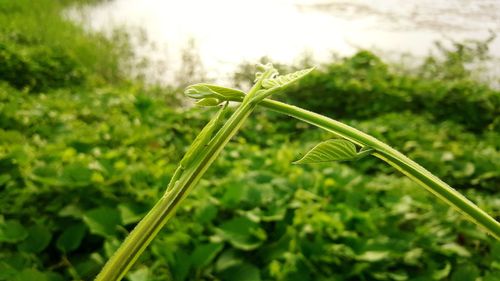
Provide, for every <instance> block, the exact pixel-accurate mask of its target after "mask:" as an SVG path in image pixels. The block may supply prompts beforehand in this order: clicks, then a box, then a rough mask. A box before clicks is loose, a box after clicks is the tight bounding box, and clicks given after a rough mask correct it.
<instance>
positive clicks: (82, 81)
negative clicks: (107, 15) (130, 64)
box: [0, 1, 500, 281]
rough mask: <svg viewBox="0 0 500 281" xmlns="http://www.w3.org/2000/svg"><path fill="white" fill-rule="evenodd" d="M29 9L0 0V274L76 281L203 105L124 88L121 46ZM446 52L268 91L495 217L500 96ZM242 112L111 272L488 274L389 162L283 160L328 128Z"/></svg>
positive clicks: (159, 173)
mask: <svg viewBox="0 0 500 281" xmlns="http://www.w3.org/2000/svg"><path fill="white" fill-rule="evenodd" d="M36 2H37V3H38V1H36ZM39 2H40V3H42V2H43V3H42V4H43V8H41V7H42V6H40V8H39V9H37V13H34V12H33V11H34V10H32V8H31V7H32V6H31V5H34V4H32V3H31V1H6V5H0V23H9V24H0V26H1V28H0V31H1V34H0V80H1V82H0V210H1V212H0V280H20V281H24V280H91V279H92V278H93V276H95V274H96V273H97V272H98V271H99V269H100V267H101V266H102V265H103V263H104V262H105V260H106V259H107V258H109V256H110V255H111V254H112V253H113V251H114V250H115V249H116V247H117V246H118V245H119V243H120V241H121V240H122V239H123V238H124V237H125V235H126V234H127V233H128V232H129V231H130V230H131V229H132V227H133V226H134V224H135V223H136V222H137V221H138V220H139V219H140V218H141V216H142V215H143V214H144V213H145V212H146V211H147V210H148V209H149V208H150V207H151V206H152V204H153V203H154V202H155V201H156V200H157V199H158V197H159V196H161V195H162V193H163V190H164V188H165V186H166V183H167V182H168V180H169V179H170V177H171V175H172V172H173V169H174V168H175V166H176V164H177V162H178V161H179V160H180V159H181V157H182V155H183V152H184V151H185V149H186V146H187V145H188V144H189V143H190V142H191V141H192V139H193V138H194V136H195V135H196V134H197V133H198V131H199V129H201V127H202V126H203V124H204V123H205V122H206V120H207V119H208V114H211V113H213V112H208V111H207V112H202V110H200V109H198V108H194V109H191V108H181V107H178V106H176V105H177V104H178V103H177V100H178V97H177V96H175V95H178V94H177V92H176V91H171V90H169V89H162V90H158V89H151V88H148V87H145V86H144V85H142V84H141V83H140V82H137V81H130V80H127V78H126V76H125V74H123V73H121V70H120V69H121V68H120V63H122V62H121V60H123V63H126V59H127V51H126V50H125V51H124V52H125V53H123V54H121V53H120V52H119V51H116V50H120V48H117V49H115V48H114V46H115V45H114V44H115V43H113V42H111V41H107V40H106V39H104V38H103V37H101V36H99V35H94V34H87V33H86V32H84V31H83V30H82V29H80V28H79V27H78V26H75V25H74V24H72V23H70V22H68V21H66V20H64V19H63V18H62V17H60V14H59V13H60V11H61V9H62V8H63V7H64V5H65V4H67V3H66V2H67V1H65V2H56V1H39ZM33 3H34V2H33ZM42 4H40V5H42ZM49 16H50V19H51V20H50V21H47V20H44V19H47V18H49ZM13 19H17V20H13ZM16 22H17V24H16ZM21 23H26V24H21ZM28 23H31V24H28ZM49 31H50V32H49ZM45 32H46V33H45ZM21 34H22V35H21ZM68 34H71V36H70V35H68ZM64 36H67V37H64ZM55 38H57V40H55ZM59 38H66V39H59ZM71 38H77V39H78V40H70V39H71ZM116 44H119V45H120V44H122V43H120V42H118V43H116ZM457 52H458V50H457V51H456V52H452V53H450V54H452V55H453V54H455V55H453V56H451V57H452V58H453V59H454V60H457V59H456V58H457V56H458V58H460V56H459V55H457V54H456V53H457ZM120 58H121V59H120ZM450 60H451V59H450V58H447V57H444V58H443V59H439V58H437V59H435V60H433V61H431V62H429V61H428V62H427V63H425V64H424V65H423V66H422V67H421V68H420V69H419V70H418V71H415V72H413V73H410V74H408V73H401V72H397V71H394V70H393V69H392V68H391V67H390V65H387V64H386V63H384V62H383V61H382V60H381V59H379V58H378V57H376V56H375V55H373V54H371V53H370V52H367V51H364V52H360V53H358V54H357V55H355V56H353V57H350V58H345V59H343V60H340V61H335V62H331V63H328V64H326V65H324V66H322V67H319V69H318V70H317V71H316V73H315V74H313V75H312V77H311V78H310V79H309V80H307V81H305V82H304V83H303V84H301V85H299V86H298V87H297V88H294V89H292V90H291V91H290V92H289V93H288V94H287V95H286V96H283V97H281V98H283V99H288V101H289V102H291V103H296V104H300V105H301V106H304V107H306V108H309V109H312V110H315V111H319V112H322V113H326V114H327V115H329V116H332V117H334V118H339V119H341V120H342V121H344V122H347V123H349V124H351V125H353V126H355V127H358V128H360V129H362V130H364V131H366V132H369V133H370V134H373V135H375V136H376V137H378V138H380V139H382V140H384V141H386V142H387V143H389V144H391V145H394V146H395V147H396V148H397V149H399V150H401V151H403V152H404V153H406V154H408V155H409V156H410V157H411V158H413V159H415V160H416V161H417V162H419V163H421V164H423V165H424V166H425V167H427V168H428V169H429V170H431V171H432V172H434V173H435V174H436V175H438V176H440V177H441V178H443V179H444V180H445V181H446V182H448V183H450V184H451V185H452V186H454V187H456V188H458V189H460V191H462V192H464V193H465V194H466V195H467V196H468V197H469V198H471V199H472V200H474V201H475V202H476V203H477V204H478V205H479V206H480V207H481V208H483V209H484V210H486V211H488V212H489V213H490V214H492V215H493V216H495V217H496V218H497V219H498V218H500V199H499V197H498V194H499V185H498V183H499V182H500V167H499V165H500V152H499V150H500V143H499V141H498V140H499V139H500V132H499V127H498V126H499V124H500V123H499V122H500V121H499V119H498V118H499V116H500V114H499V112H498V109H499V108H500V106H498V105H499V100H500V93H499V92H498V91H497V90H494V89H491V88H489V87H488V86H486V85H483V84H480V83H478V82H475V81H474V80H473V79H472V78H471V76H470V75H468V74H467V72H466V71H465V70H464V71H457V70H456V69H459V67H460V63H462V65H463V64H465V63H466V61H465V60H464V59H462V60H458V62H455V61H453V63H450ZM429 65H434V66H433V67H432V68H431V67H429ZM436 69H437V70H439V73H445V72H446V71H449V73H452V74H453V75H451V74H450V75H444V74H443V75H440V76H438V75H434V76H432V75H430V74H429V71H436ZM432 77H435V78H432ZM236 82H238V81H236ZM319 101H321V102H319ZM252 120H253V121H250V122H248V123H247V124H246V125H245V127H244V128H243V130H242V132H241V134H239V135H238V136H237V137H236V138H234V139H233V141H232V142H231V143H230V144H229V145H228V147H227V149H226V150H225V151H224V152H223V153H222V156H221V157H220V159H218V160H217V161H216V164H215V165H214V166H213V167H212V168H211V169H210V171H209V172H208V174H207V176H206V177H205V178H204V180H202V181H201V183H200V185H199V186H198V187H197V188H196V190H195V191H194V192H193V194H192V196H190V197H188V198H187V200H186V201H185V204H183V206H182V208H181V209H180V210H179V211H178V212H177V214H176V217H175V218H174V219H173V220H171V221H170V222H169V223H168V225H167V227H166V228H165V229H164V230H162V231H161V233H160V234H159V236H158V237H157V239H155V240H154V241H153V244H152V246H151V247H150V248H149V249H148V250H147V251H146V252H145V254H144V255H143V256H142V257H141V258H140V260H139V261H138V263H137V264H136V266H135V267H134V268H133V270H132V271H131V273H130V274H129V275H128V276H127V278H128V280H130V281H142V280H236V281H240V280H248V281H254V280H454V281H459V280H464V281H466V280H467V281H468V280H484V281H492V280H499V278H498V276H500V243H499V242H498V241H495V240H493V238H491V237H487V236H486V235H485V234H484V233H483V232H482V231H481V230H479V229H477V227H475V226H474V225H472V224H471V223H469V222H467V221H466V220H465V219H464V218H463V217H461V216H460V214H458V213H456V212H455V211H454V210H450V209H449V208H448V207H446V206H444V205H442V204H440V203H437V202H436V200H435V199H434V198H431V197H429V196H428V195H427V193H426V192H424V191H422V190H421V189H420V188H419V187H417V186H416V185H415V184H413V183H412V182H410V181H409V180H407V179H405V178H403V177H401V176H400V175H399V174H398V173H397V172H394V171H392V169H390V168H388V167H387V166H385V165H384V164H383V163H380V162H379V161H377V160H376V159H370V158H366V159H363V160H360V161H358V162H355V163H334V164H321V165H318V166H313V167H312V166H297V165H292V164H291V162H293V161H294V160H297V159H298V158H299V157H300V155H299V153H300V152H303V151H306V150H307V148H310V147H311V146H312V145H314V144H315V143H317V142H318V141H320V140H323V139H328V138H329V137H330V136H328V135H326V134H324V133H321V132H319V131H316V130H312V129H310V128H308V126H307V125H304V124H300V123H296V122H295V121H292V120H289V119H286V118H284V117H282V116H277V115H275V114H273V113H269V112H266V111H264V110H262V109H258V110H257V112H256V114H255V116H254V117H253V118H252Z"/></svg>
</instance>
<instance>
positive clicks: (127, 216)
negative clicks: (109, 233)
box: [118, 202, 148, 225]
mask: <svg viewBox="0 0 500 281" xmlns="http://www.w3.org/2000/svg"><path fill="white" fill-rule="evenodd" d="M118 210H119V211H120V216H121V218H122V222H123V224H124V225H128V224H132V223H136V222H138V221H140V220H141V219H142V218H143V217H144V215H145V214H146V213H147V212H148V207H147V206H145V205H141V204H137V203H132V202H127V203H122V204H119V205H118Z"/></svg>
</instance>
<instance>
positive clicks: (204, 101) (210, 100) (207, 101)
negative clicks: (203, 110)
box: [195, 98, 222, 106]
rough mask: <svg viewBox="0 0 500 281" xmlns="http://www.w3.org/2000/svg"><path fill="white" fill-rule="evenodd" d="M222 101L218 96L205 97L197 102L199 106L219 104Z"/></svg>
mask: <svg viewBox="0 0 500 281" xmlns="http://www.w3.org/2000/svg"><path fill="white" fill-rule="evenodd" d="M221 102H222V101H221V100H219V99H216V98H203V99H201V100H199V101H197V102H196V103H195V104H196V105H197V106H217V105H219V104H220V103H221Z"/></svg>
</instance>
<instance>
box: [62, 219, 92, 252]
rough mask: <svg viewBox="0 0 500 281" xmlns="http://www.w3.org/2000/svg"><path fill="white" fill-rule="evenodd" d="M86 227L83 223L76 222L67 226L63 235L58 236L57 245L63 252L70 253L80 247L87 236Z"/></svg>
mask: <svg viewBox="0 0 500 281" xmlns="http://www.w3.org/2000/svg"><path fill="white" fill-rule="evenodd" d="M85 232H86V227H85V225H84V224H82V223H77V224H74V225H72V226H70V227H68V228H66V229H65V230H64V231H63V233H62V234H61V236H59V238H57V241H56V247H57V248H58V249H59V250H61V251H62V252H63V253H68V252H71V251H73V250H76V249H78V247H79V246H80V243H82V239H83V237H85Z"/></svg>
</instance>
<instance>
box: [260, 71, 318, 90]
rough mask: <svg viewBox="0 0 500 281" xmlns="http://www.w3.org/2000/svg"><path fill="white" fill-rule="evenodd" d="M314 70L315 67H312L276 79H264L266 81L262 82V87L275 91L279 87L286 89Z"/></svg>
mask: <svg viewBox="0 0 500 281" xmlns="http://www.w3.org/2000/svg"><path fill="white" fill-rule="evenodd" d="M313 70H314V67H311V68H308V69H303V70H299V71H296V72H293V73H289V74H286V75H280V76H277V77H274V78H268V79H264V81H262V87H263V88H265V89H273V88H277V87H282V88H284V87H287V86H289V85H291V84H292V83H294V82H295V81H298V80H300V79H301V78H302V77H304V76H306V75H307V74H309V73H310V72H311V71H313Z"/></svg>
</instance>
